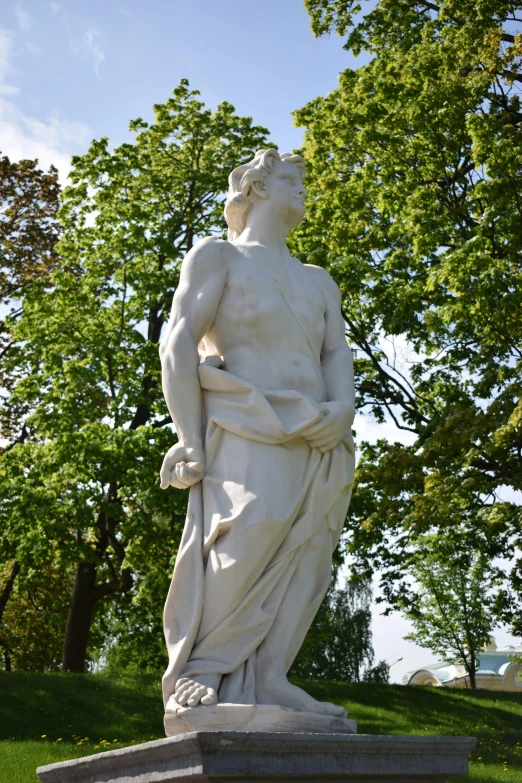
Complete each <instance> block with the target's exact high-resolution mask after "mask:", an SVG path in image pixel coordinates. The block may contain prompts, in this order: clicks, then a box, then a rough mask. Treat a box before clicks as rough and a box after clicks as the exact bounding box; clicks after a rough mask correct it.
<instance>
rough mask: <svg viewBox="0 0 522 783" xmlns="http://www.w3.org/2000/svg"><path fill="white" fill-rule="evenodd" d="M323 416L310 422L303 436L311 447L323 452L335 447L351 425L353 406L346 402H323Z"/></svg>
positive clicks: (353, 414) (353, 412)
mask: <svg viewBox="0 0 522 783" xmlns="http://www.w3.org/2000/svg"><path fill="white" fill-rule="evenodd" d="M322 409H323V418H322V419H321V421H319V422H317V424H312V425H311V427H309V428H308V429H307V430H306V431H305V432H304V433H303V435H304V437H305V438H306V440H307V441H308V443H309V444H310V446H311V447H312V448H313V449H318V451H320V452H322V453H323V454H324V453H325V452H326V451H331V450H332V449H335V447H336V446H338V445H339V443H340V442H341V441H342V439H343V438H344V437H345V436H346V434H347V433H348V431H349V430H350V427H351V426H352V423H353V419H354V416H355V408H354V407H353V405H349V404H348V403H347V402H325V403H323V405H322Z"/></svg>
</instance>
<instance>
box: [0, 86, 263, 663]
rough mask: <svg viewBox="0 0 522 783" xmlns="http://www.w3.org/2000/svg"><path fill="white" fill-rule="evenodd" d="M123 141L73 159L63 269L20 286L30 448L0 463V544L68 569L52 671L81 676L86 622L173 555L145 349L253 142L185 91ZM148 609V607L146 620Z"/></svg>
mask: <svg viewBox="0 0 522 783" xmlns="http://www.w3.org/2000/svg"><path fill="white" fill-rule="evenodd" d="M154 111H155V121H154V122H153V123H152V124H150V125H149V124H147V123H146V122H144V121H143V120H141V119H137V120H135V121H133V122H131V124H130V128H131V131H133V132H134V134H135V140H134V143H125V144H122V145H121V146H120V147H118V148H116V149H114V150H112V151H111V150H110V148H109V143H108V140H107V139H100V140H97V141H94V142H93V143H92V145H91V147H90V149H89V150H88V152H87V153H86V154H85V155H83V156H81V157H75V158H73V162H72V164H73V165H72V170H71V173H70V180H71V183H72V184H71V185H70V186H69V187H68V188H66V189H65V191H64V193H63V205H62V208H61V211H60V220H61V223H62V226H63V236H62V239H61V241H60V245H59V252H60V255H61V258H62V260H63V264H62V265H61V266H60V267H59V268H58V269H56V271H55V272H54V273H53V275H52V276H51V278H50V280H49V281H46V282H43V281H42V283H41V284H39V285H36V286H34V287H31V288H30V289H29V290H28V291H27V294H26V295H25V296H24V302H23V304H24V312H23V315H22V317H21V318H20V320H19V322H18V323H17V325H16V328H15V337H16V339H17V340H19V341H23V345H20V346H19V347H18V348H15V349H13V350H12V351H10V356H9V362H10V365H9V370H10V372H14V370H15V367H17V368H18V370H17V371H18V373H19V376H18V377H19V380H18V382H17V383H16V385H15V386H14V388H13V390H12V393H11V395H10V398H9V401H8V404H9V405H11V406H16V405H23V406H27V407H28V408H29V409H30V411H31V413H30V416H29V417H28V420H27V421H28V426H30V427H31V429H32V430H33V431H34V433H35V434H34V437H33V438H32V439H31V441H27V442H25V443H23V444H22V443H20V444H17V445H16V446H14V447H13V448H12V449H11V450H10V451H9V452H7V453H6V454H4V455H3V457H2V464H1V467H0V530H1V531H2V533H1V536H2V537H1V540H0V547H3V548H5V549H7V548H9V546H8V545H9V544H10V543H11V544H12V543H13V542H15V543H16V545H17V552H18V554H17V558H18V559H19V561H20V563H21V565H22V567H23V568H24V569H25V570H27V571H31V569H35V568H36V567H37V564H38V562H39V560H44V561H46V560H48V559H51V560H53V562H55V563H57V564H59V565H60V567H61V568H62V569H63V571H64V572H68V571H69V570H70V569H72V571H73V573H74V579H73V589H72V595H71V598H70V602H69V610H68V618H67V626H66V631H65V640H64V649H63V662H62V665H63V668H64V669H65V670H66V671H83V670H84V668H85V665H86V660H87V657H88V644H89V634H90V631H91V628H92V624H93V621H94V618H95V615H96V613H98V616H99V615H100V614H101V608H102V607H107V605H108V604H107V602H108V601H110V600H111V599H112V600H113V601H114V600H115V599H118V598H119V597H121V596H122V595H124V594H126V593H129V594H130V593H131V592H133V591H134V593H136V592H138V593H139V590H140V586H141V585H142V584H144V583H145V582H146V579H147V576H148V575H149V574H150V572H151V571H153V570H154V569H155V568H165V567H166V564H170V569H171V568H172V562H173V559H174V556H175V550H176V546H177V542H178V541H179V537H180V534H181V529H182V526H183V520H184V510H185V504H186V495H185V493H182V492H171V493H164V492H162V491H161V490H160V488H159V481H158V470H159V466H160V465H161V461H162V457H163V455H164V453H165V451H166V450H167V449H168V447H169V446H170V445H172V441H173V439H174V435H173V433H172V431H171V427H170V418H169V416H168V412H167V409H166V406H165V404H164V401H163V395H162V393H161V384H160V364H159V360H158V343H159V340H160V336H161V330H162V327H163V324H164V323H165V319H166V318H167V317H168V313H169V309H170V301H171V299H172V295H173V291H174V288H175V287H176V284H177V276H178V273H179V266H180V263H181V259H182V258H183V256H184V255H185V254H186V253H187V251H188V250H189V249H190V248H191V246H192V244H193V242H194V241H195V239H196V238H197V237H198V236H199V235H201V234H207V233H211V232H214V233H216V232H217V233H220V232H222V231H223V228H224V221H223V218H222V203H223V200H224V193H225V191H226V187H227V176H228V173H229V172H230V170H231V169H232V168H233V166H234V165H235V164H236V163H237V160H242V159H247V158H248V157H251V156H252V155H253V153H254V151H255V150H256V149H257V148H258V147H259V146H264V145H265V144H266V137H265V129H264V128H260V127H257V126H254V125H253V124H252V121H251V119H250V118H241V117H238V116H237V115H236V114H235V112H234V108H233V107H232V106H231V105H230V104H228V103H222V104H220V105H219V106H218V107H217V109H216V110H215V111H214V112H211V111H209V110H208V109H206V108H205V107H204V105H203V103H201V101H199V100H198V93H197V92H196V91H191V90H190V88H189V85H188V82H187V81H186V80H182V82H181V83H180V85H179V86H178V87H177V88H176V89H175V90H174V92H173V95H172V97H171V98H170V99H169V100H167V101H166V103H164V104H159V105H156V106H155V107H154ZM159 612H160V607H158V614H159Z"/></svg>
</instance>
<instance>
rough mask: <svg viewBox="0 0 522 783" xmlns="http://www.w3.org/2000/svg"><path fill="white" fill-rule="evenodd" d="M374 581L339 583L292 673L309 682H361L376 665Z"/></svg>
mask: <svg viewBox="0 0 522 783" xmlns="http://www.w3.org/2000/svg"><path fill="white" fill-rule="evenodd" d="M371 602H372V589H371V583H370V582H367V581H366V582H350V581H348V582H347V583H346V585H345V586H344V587H342V588H338V587H336V586H335V580H334V581H333V582H332V586H331V587H330V589H329V590H328V593H327V594H326V597H325V599H324V601H323V603H322V604H321V608H320V609H319V612H318V613H317V616H316V618H315V620H314V622H313V624H312V626H311V628H310V630H309V631H308V634H307V636H306V638H305V641H304V643H303V646H302V647H301V649H300V651H299V653H298V655H297V658H296V660H295V661H294V663H293V665H292V669H291V673H292V674H294V675H296V676H298V677H303V678H304V679H308V680H345V681H348V682H360V681H361V679H362V677H363V672H364V670H365V669H366V670H368V669H370V668H371V666H372V663H373V647H372V631H371V622H372V616H371Z"/></svg>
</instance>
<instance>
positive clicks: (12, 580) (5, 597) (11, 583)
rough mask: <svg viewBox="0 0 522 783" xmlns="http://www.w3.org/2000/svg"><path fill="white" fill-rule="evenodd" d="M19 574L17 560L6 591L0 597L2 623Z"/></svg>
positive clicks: (0, 619)
mask: <svg viewBox="0 0 522 783" xmlns="http://www.w3.org/2000/svg"><path fill="white" fill-rule="evenodd" d="M19 573H20V563H18V562H17V561H16V560H15V561H14V563H13V566H12V568H11V573H10V574H9V579H8V580H7V583H6V585H5V587H4V589H3V590H2V595H0V623H1V622H2V617H3V615H4V612H5V607H6V606H7V602H8V601H9V596H10V595H11V593H12V592H13V587H14V583H15V579H16V577H17V576H18V574H19Z"/></svg>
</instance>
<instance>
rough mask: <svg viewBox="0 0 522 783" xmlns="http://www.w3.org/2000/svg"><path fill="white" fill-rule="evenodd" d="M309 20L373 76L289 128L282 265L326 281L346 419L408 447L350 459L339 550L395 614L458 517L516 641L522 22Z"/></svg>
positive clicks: (356, 14) (437, 7)
mask: <svg viewBox="0 0 522 783" xmlns="http://www.w3.org/2000/svg"><path fill="white" fill-rule="evenodd" d="M306 6H307V8H308V10H309V12H310V14H311V19H312V27H313V29H314V32H315V33H316V34H318V35H319V34H325V33H327V32H329V31H330V30H332V29H336V31H337V32H338V33H339V34H340V35H342V36H345V38H346V42H345V47H346V48H347V49H348V50H351V51H352V52H353V53H354V54H356V55H357V54H359V53H360V52H361V51H364V52H365V53H366V55H367V58H369V61H368V62H367V64H365V65H362V66H361V67H360V68H358V69H355V70H353V69H347V70H345V71H344V72H343V73H342V74H341V75H340V77H339V86H338V88H337V89H336V90H334V91H333V92H332V93H330V94H329V95H327V96H325V97H322V98H317V99H316V100H313V101H311V102H310V103H309V104H308V105H307V106H305V107H304V108H303V109H301V110H300V111H298V112H296V113H295V117H296V123H297V124H298V125H300V126H304V127H305V129H306V130H305V141H304V145H303V149H302V152H303V154H304V156H305V158H306V160H307V175H308V179H307V187H308V189H309V193H310V207H309V211H308V216H307V218H306V219H305V222H304V223H303V225H302V227H301V228H300V229H299V232H300V233H299V234H298V235H296V239H295V243H296V249H297V250H298V251H299V252H301V253H302V255H303V257H307V258H308V259H309V260H310V261H312V262H314V263H318V264H321V265H323V266H326V267H327V268H328V269H329V271H330V273H331V274H332V275H333V276H334V277H335V278H336V280H337V282H338V283H339V286H340V288H341V292H342V295H343V311H344V314H345V319H346V322H347V325H348V331H349V339H350V342H351V343H352V344H353V346H354V348H355V349H356V355H357V358H356V362H355V365H356V376H357V389H358V398H359V407H360V409H365V410H366V411H367V412H368V413H371V414H372V415H373V416H374V418H375V419H376V420H377V421H380V422H382V421H384V420H385V419H388V420H390V421H394V422H395V423H396V425H397V426H398V427H399V428H401V429H403V430H405V431H407V432H408V433H410V438H411V441H412V445H410V446H405V445H401V444H399V443H395V444H392V443H387V442H386V441H380V442H379V443H377V444H375V445H373V446H370V445H368V444H366V445H363V447H362V451H363V454H362V460H361V461H360V464H359V468H358V471H357V476H356V480H357V490H356V493H355V497H354V501H353V504H352V509H351V514H350V517H349V522H348V525H349V528H350V532H351V536H352V538H351V544H350V549H351V551H352V554H353V555H354V556H355V558H356V566H357V567H358V569H359V571H360V572H361V573H363V574H367V573H368V572H369V571H370V570H372V569H373V568H378V569H380V570H381V571H382V574H383V578H382V587H383V591H384V595H385V597H386V599H387V600H388V601H389V602H390V603H391V604H392V605H393V606H396V607H398V606H399V605H400V603H401V596H402V595H403V594H404V593H405V591H407V585H408V578H409V577H408V570H407V568H406V567H405V564H407V563H408V558H409V556H410V554H411V552H412V551H414V550H415V547H416V546H420V544H418V540H419V536H422V535H423V534H424V533H426V532H427V531H430V532H436V531H439V532H440V534H441V536H446V535H447V534H448V530H449V529H450V528H451V526H452V525H454V524H455V522H456V521H457V520H458V522H459V524H460V523H462V524H464V526H465V527H466V530H467V532H469V533H470V535H471V533H473V535H474V536H475V541H476V545H477V546H480V547H481V549H480V551H481V553H483V554H484V555H485V556H487V557H494V556H496V555H499V554H501V555H502V556H503V557H505V558H508V559H509V558H511V559H512V567H511V571H510V574H509V579H510V588H509V590H506V591H505V595H504V597H505V600H504V604H503V611H504V617H505V619H507V620H510V621H511V623H512V628H513V631H514V632H515V633H519V632H521V631H522V626H521V620H520V618H521V617H522V612H521V611H520V606H521V600H520V599H521V596H522V571H521V567H522V561H521V560H520V558H517V556H516V555H515V553H516V551H517V548H518V549H520V544H521V538H522V536H521V532H522V515H521V508H520V506H519V505H517V504H516V503H514V502H507V501H504V500H502V499H501V498H502V493H503V491H504V490H505V487H508V488H511V489H512V490H518V491H521V490H522V402H521V396H522V395H521V390H522V378H521V367H522V365H521V362H522V342H521V335H522V253H521V251H522V211H521V208H520V193H521V191H522V125H521V120H522V105H521V98H520V84H521V83H522V68H521V56H522V38H521V36H520V35H519V33H518V30H519V29H520V18H521V17H522V13H521V11H522V6H521V4H520V2H507V1H506V0H466V1H465V2H461V1H460V0H458V1H457V0H442V1H441V2H437V3H435V2H434V3H432V2H429V3H428V2H410V0H378V2H376V3H373V2H372V3H369V2H367V0H366V1H363V2H360V3H356V2H351V1H350V0H307V2H306ZM405 353H406V356H405V357H404V356H401V354H403V355H404V354H405Z"/></svg>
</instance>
